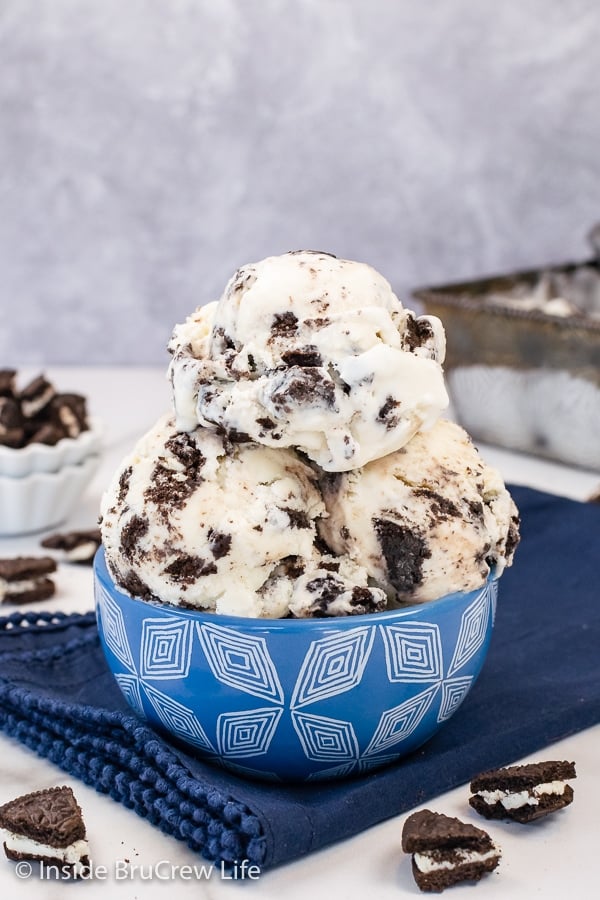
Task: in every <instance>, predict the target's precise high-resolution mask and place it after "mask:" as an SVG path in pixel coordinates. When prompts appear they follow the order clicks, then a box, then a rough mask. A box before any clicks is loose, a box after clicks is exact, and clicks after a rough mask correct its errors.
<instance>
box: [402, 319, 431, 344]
mask: <svg viewBox="0 0 600 900" xmlns="http://www.w3.org/2000/svg"><path fill="white" fill-rule="evenodd" d="M432 337H433V328H432V327H431V324H430V323H429V322H428V321H427V319H421V318H415V317H414V316H411V315H409V316H407V318H406V332H405V336H404V343H405V344H406V346H407V348H408V349H409V350H410V351H411V352H413V351H414V350H416V349H417V348H418V347H422V346H423V344H425V343H427V341H429V340H431V338H432Z"/></svg>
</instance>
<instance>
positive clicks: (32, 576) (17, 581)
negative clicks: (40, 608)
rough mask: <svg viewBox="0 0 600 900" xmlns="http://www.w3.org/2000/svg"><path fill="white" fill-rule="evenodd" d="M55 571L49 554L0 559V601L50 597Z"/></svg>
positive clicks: (20, 601) (52, 590) (53, 588)
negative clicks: (52, 577)
mask: <svg viewBox="0 0 600 900" xmlns="http://www.w3.org/2000/svg"><path fill="white" fill-rule="evenodd" d="M55 571H56V562H55V561H54V560H53V559H52V557H50V556H13V557H7V558H4V559H0V602H4V603H34V602H35V601H37V600H47V599H48V598H49V597H52V595H53V594H54V591H55V585H54V582H53V581H52V579H51V578H48V577H47V576H48V575H51V574H52V572H55Z"/></svg>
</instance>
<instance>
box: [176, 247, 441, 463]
mask: <svg viewBox="0 0 600 900" xmlns="http://www.w3.org/2000/svg"><path fill="white" fill-rule="evenodd" d="M169 350H170V352H171V353H172V357H173V358H172V361H171V365H170V369H169V372H170V378H171V381H172V386H173V400H174V409H175V415H176V423H177V427H178V428H179V429H180V430H188V431H189V430H192V429H193V428H194V427H195V426H196V425H197V424H198V423H200V424H202V425H205V426H208V427H213V428H214V427H218V428H223V429H224V430H225V432H226V433H228V434H229V435H231V436H233V437H234V438H235V437H238V438H245V439H247V440H252V441H255V442H257V443H259V444H262V445H265V446H268V447H276V448H283V447H294V448H297V449H299V450H301V451H303V452H304V453H305V454H306V455H307V456H308V457H309V458H310V459H311V460H313V461H315V462H316V463H318V464H319V465H320V466H321V467H322V468H323V469H325V470H327V471H347V470H350V469H355V468H358V467H359V466H363V465H365V464H366V463H368V462H369V461H370V460H373V459H377V458H379V457H382V456H385V455H386V454H388V453H391V452H393V451H395V450H397V449H399V448H400V447H402V446H404V444H406V443H407V441H409V440H410V439H411V438H412V436H413V435H414V434H415V433H417V432H418V431H419V430H421V429H426V428H430V427H431V426H432V425H433V424H434V422H435V421H436V420H437V419H438V417H439V415H440V413H441V411H442V410H443V409H444V408H445V407H446V405H447V403H448V396H447V393H446V388H445V385H444V378H443V372H442V363H443V360H444V355H445V336H444V330H443V327H442V324H441V322H440V321H439V319H437V318H436V317H434V316H421V317H417V316H416V315H415V314H414V313H413V312H412V311H410V310H408V309H405V308H404V307H403V306H402V304H401V302H400V301H399V299H398V298H397V297H396V295H395V294H394V293H393V291H392V289H391V287H390V285H389V283H388V282H387V281H386V279H385V278H383V277H382V276H381V275H380V274H379V273H378V272H376V271H375V270H374V269H372V268H371V267H370V266H368V265H365V264H364V263H358V262H353V261H350V260H345V259H337V258H336V257H334V256H332V255H331V254H328V253H322V252H314V251H299V252H292V253H286V254H283V255H282V256H272V257H268V258H267V259H264V260H262V261H261V262H257V263H254V264H252V265H247V266H244V267H243V268H241V269H239V270H238V271H237V272H236V273H235V275H234V276H233V278H232V279H231V280H230V281H229V283H228V285H227V287H226V289H225V292H224V293H223V295H222V297H221V298H220V300H219V301H218V302H216V303H211V304H209V305H207V306H205V307H200V308H199V309H198V310H196V311H195V312H194V313H193V314H192V315H191V316H190V317H189V318H188V319H187V321H186V322H184V323H182V324H180V325H177V326H176V327H175V329H174V332H173V336H172V339H171V341H170V344H169Z"/></svg>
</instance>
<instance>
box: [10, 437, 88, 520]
mask: <svg viewBox="0 0 600 900" xmlns="http://www.w3.org/2000/svg"><path fill="white" fill-rule="evenodd" d="M99 463H100V455H99V454H97V453H94V454H92V455H88V456H86V458H85V459H84V460H83V461H82V462H79V463H76V464H75V465H68V466H63V467H62V468H61V469H60V470H59V471H58V472H33V473H32V474H30V475H26V476H25V477H24V478H11V477H10V476H8V475H0V537H10V536H15V535H20V534H31V533H33V532H35V531H43V530H44V529H46V528H54V527H55V526H57V525H60V524H61V523H62V522H64V521H65V520H66V519H67V518H68V517H69V516H70V514H71V513H72V512H73V509H74V508H75V506H76V504H77V501H78V500H79V498H80V496H81V494H82V493H83V491H84V490H85V488H86V487H87V485H88V484H89V482H90V480H91V478H92V476H93V475H94V473H95V472H96V469H97V468H98V465H99Z"/></svg>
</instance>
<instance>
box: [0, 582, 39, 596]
mask: <svg viewBox="0 0 600 900" xmlns="http://www.w3.org/2000/svg"><path fill="white" fill-rule="evenodd" d="M38 585H39V581H36V579H34V578H23V579H22V580H21V581H7V580H6V579H5V578H0V600H3V599H4V597H6V595H7V594H25V593H27V591H32V590H34V589H35V588H36V587H38Z"/></svg>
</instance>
